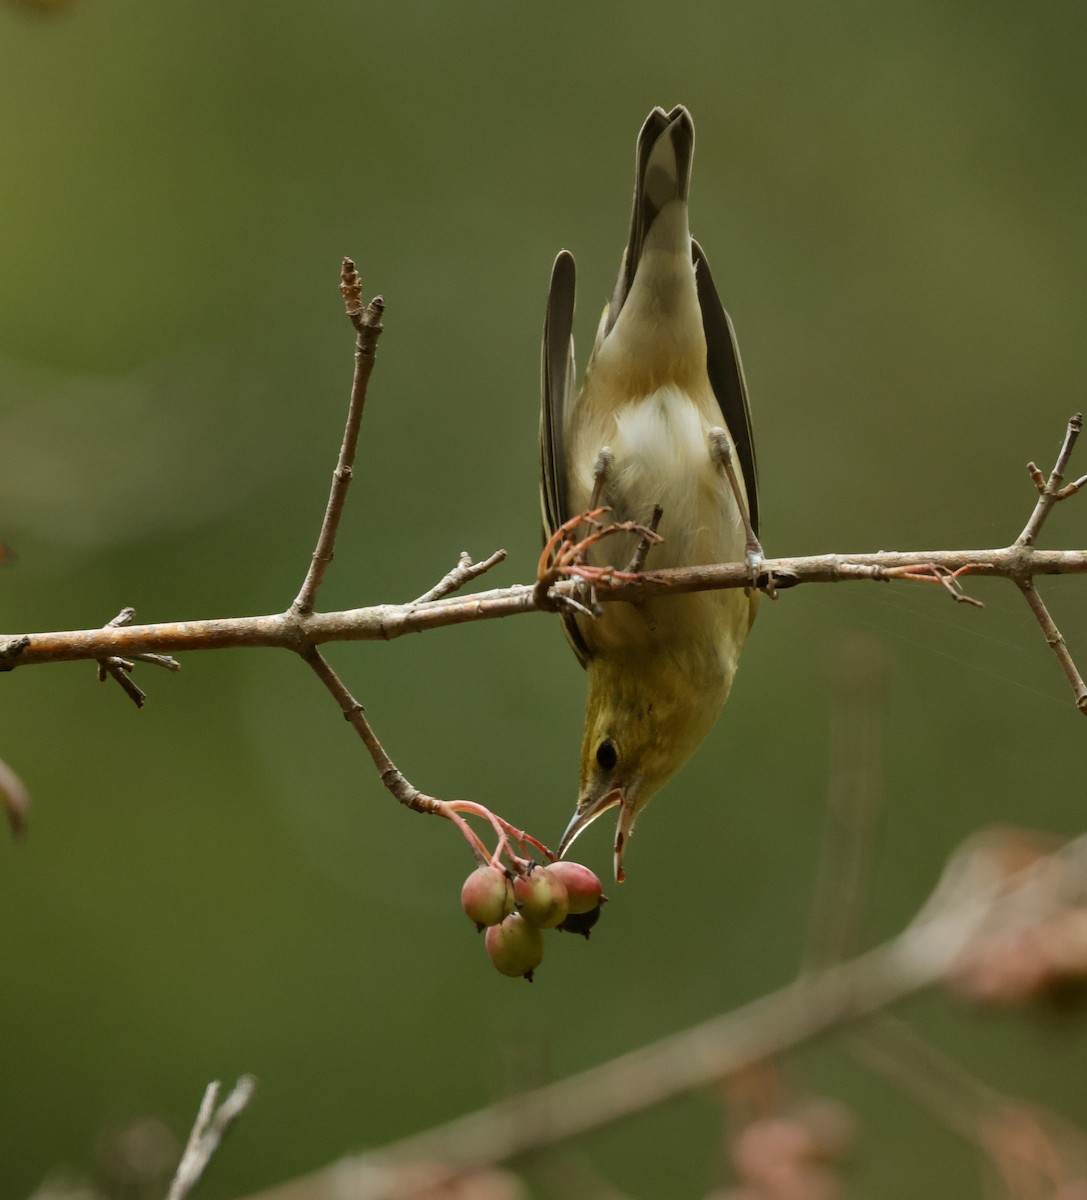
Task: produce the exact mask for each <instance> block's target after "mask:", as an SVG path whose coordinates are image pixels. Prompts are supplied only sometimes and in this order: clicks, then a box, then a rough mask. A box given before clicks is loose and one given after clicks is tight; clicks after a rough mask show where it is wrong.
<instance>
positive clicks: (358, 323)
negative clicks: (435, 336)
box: [291, 258, 385, 616]
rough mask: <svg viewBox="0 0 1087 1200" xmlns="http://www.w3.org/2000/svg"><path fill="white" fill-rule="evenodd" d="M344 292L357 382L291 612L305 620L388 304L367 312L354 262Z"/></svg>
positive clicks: (339, 508) (332, 541)
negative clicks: (314, 543) (325, 501)
mask: <svg viewBox="0 0 1087 1200" xmlns="http://www.w3.org/2000/svg"><path fill="white" fill-rule="evenodd" d="M340 291H341V292H342V293H343V298H344V305H345V307H346V309H347V315H348V318H349V319H350V321H351V324H352V325H354V327H355V329H356V331H357V333H358V337H357V338H356V339H355V378H354V380H353V381H352V384H351V400H350V403H349V405H348V409H347V424H346V425H345V427H344V431H343V442H342V444H341V445H340V457H339V460H338V461H337V463H336V470H335V471H333V473H332V488H331V490H330V491H329V494H328V504H327V506H326V508H325V516H324V520H323V521H322V522H321V532H320V533H319V534H318V536H317V546H316V548H315V549H314V551H313V557H312V558H311V559H310V565H309V571H308V572H307V573H306V578H305V581H304V582H303V584H302V590H301V591H300V592H299V593H298V595H297V596H296V597H295V601H294V603H293V604H292V605H291V611H292V612H294V613H297V614H299V615H302V616H304V615H305V614H306V613H310V612H312V611H313V606H314V604H315V603H316V601H317V593H318V591H320V588H321V584H322V583H323V582H324V578H325V572H326V571H327V570H328V567H329V564H330V563H331V562H332V556H333V553H334V551H335V547H336V534H337V533H338V532H339V528H340V518H341V517H342V516H343V509H344V504H345V503H346V502H347V490H348V488H349V487H350V486H351V479H352V477H353V475H354V463H355V453H356V451H357V450H358V444H359V429H360V428H361V426H362V410H363V408H364V407H365V405H366V389H367V388H368V387H369V385H370V375H371V374H372V373H373V370H374V356H375V355H376V354H377V340H378V338H379V337H381V331H382V325H381V314H382V313H383V312H384V311H385V301H384V300H382V298H381V297H380V296H375V297H374V299H373V300H371V301H370V303H369V304H368V305H366V307H365V308H364V307H363V305H362V282H361V281H360V279H359V274H358V271H356V269H355V264H354V263H353V262H352V261H351V259H349V258H345V259H344V260H343V265H342V266H341V268H340Z"/></svg>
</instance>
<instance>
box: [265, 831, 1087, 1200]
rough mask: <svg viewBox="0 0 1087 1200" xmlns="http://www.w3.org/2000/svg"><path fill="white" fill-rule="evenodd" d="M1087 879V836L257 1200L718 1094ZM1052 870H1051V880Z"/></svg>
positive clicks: (487, 1153)
mask: <svg viewBox="0 0 1087 1200" xmlns="http://www.w3.org/2000/svg"><path fill="white" fill-rule="evenodd" d="M1057 863H1060V864H1062V865H1063V867H1065V868H1068V869H1070V870H1072V871H1074V872H1075V875H1076V878H1077V880H1079V881H1080V882H1081V883H1082V882H1083V881H1084V880H1087V835H1084V836H1082V837H1080V838H1078V839H1076V840H1075V841H1072V842H1069V843H1067V844H1066V845H1065V846H1063V847H1062V848H1061V849H1060V850H1058V851H1057V852H1056V853H1055V854H1054V855H1052V856H1048V857H1045V858H1042V859H1040V860H1038V861H1037V862H1035V863H1034V864H1032V865H1031V866H1029V867H1027V868H1026V869H1024V870H1023V871H1021V872H1020V873H1019V876H1018V877H1017V883H1018V882H1020V881H1021V883H1022V886H1017V887H1016V888H1015V889H1014V890H1012V891H1008V890H1007V889H1006V887H1003V886H994V887H991V888H984V889H982V890H981V891H980V892H979V893H977V894H975V895H973V896H972V897H971V898H970V899H969V900H967V901H965V902H961V903H958V904H957V905H955V906H954V907H953V908H950V909H944V910H942V911H939V912H937V913H936V914H935V915H932V916H929V917H928V918H927V919H924V920H915V921H914V922H913V923H912V924H911V925H909V926H908V927H907V928H906V929H905V930H904V931H903V932H902V933H901V934H899V935H898V936H897V937H895V938H893V939H891V940H890V941H888V942H885V943H883V944H882V945H880V946H877V947H876V948H875V949H873V950H869V951H868V952H867V953H865V954H862V955H860V956H858V957H857V958H854V959H851V960H849V961H847V962H844V963H841V964H838V965H836V966H833V967H829V968H826V969H824V970H821V971H816V972H812V973H811V974H808V975H804V976H801V977H800V978H799V979H798V980H796V982H794V983H792V984H790V985H789V986H787V987H784V988H782V989H781V990H780V991H777V992H773V993H771V994H769V995H767V996H763V997H762V998H760V999H758V1000H755V1001H752V1002H751V1003H750V1004H747V1005H745V1006H744V1007H742V1008H739V1009H735V1010H733V1011H732V1012H728V1013H724V1014H722V1015H721V1016H717V1017H713V1018H712V1019H711V1020H709V1021H705V1022H703V1023H702V1024H700V1025H695V1026H693V1027H691V1028H690V1029H686V1030H683V1031H682V1032H680V1033H676V1034H672V1035H670V1036H669V1037H666V1038H662V1039H661V1040H660V1041H657V1042H653V1043H651V1044H650V1045H647V1046H643V1047H641V1048H640V1049H638V1050H634V1051H632V1052H630V1053H629V1054H625V1055H622V1056H621V1057H619V1058H615V1059H613V1060H611V1061H610V1062H607V1063H603V1064H602V1065H600V1066H598V1067H593V1068H590V1069H589V1070H587V1071H583V1072H581V1073H580V1074H578V1075H572V1076H570V1077H568V1078H567V1079H564V1080H560V1081H558V1082H556V1083H551V1084H547V1085H546V1086H544V1087H541V1088H537V1089H535V1090H534V1091H530V1092H525V1093H522V1094H521V1095H519V1096H515V1097H511V1098H510V1099H508V1100H503V1101H500V1102H499V1103H497V1104H493V1105H490V1106H489V1107H487V1108H483V1109H480V1110H478V1111H477V1112H474V1113H470V1114H468V1115H467V1116H464V1117H460V1118H457V1119H456V1120H453V1121H450V1122H448V1123H447V1124H445V1125H440V1126H437V1127H436V1128H434V1129H430V1130H427V1131H424V1132H423V1133H419V1134H416V1135H414V1136H412V1137H408V1138H405V1139H403V1140H402V1141H399V1142H395V1143H393V1144H391V1145H389V1146H386V1147H384V1148H382V1149H381V1150H377V1151H374V1152H372V1153H369V1154H365V1155H360V1156H357V1157H354V1158H348V1159H343V1160H341V1161H339V1162H337V1163H335V1164H334V1165H333V1166H331V1167H328V1168H326V1169H325V1170H322V1171H318V1172H316V1173H314V1174H311V1175H308V1176H304V1177H302V1178H299V1179H296V1180H293V1181H291V1182H288V1183H284V1184H280V1185H278V1186H276V1187H273V1188H271V1189H269V1190H268V1191H265V1192H261V1193H259V1195H257V1196H253V1197H251V1198H250V1200H326V1198H331V1197H334V1196H342V1195H350V1196H351V1197H352V1200H391V1198H392V1197H393V1196H394V1195H395V1194H396V1193H395V1190H394V1185H393V1183H392V1181H393V1180H395V1172H394V1171H392V1170H391V1169H392V1168H394V1167H396V1166H398V1165H400V1164H404V1163H409V1162H440V1163H443V1164H446V1165H449V1166H457V1165H466V1164H473V1165H482V1164H486V1163H496V1162H501V1161H505V1160H507V1159H511V1158H515V1157H517V1156H519V1155H523V1154H526V1153H529V1152H531V1151H534V1150H538V1149H540V1148H542V1147H544V1146H549V1145H553V1144H555V1143H557V1142H562V1141H565V1140H566V1139H568V1138H572V1137H576V1136H579V1135H581V1134H584V1133H586V1132H588V1131H590V1130H595V1129H599V1128H601V1127H603V1126H605V1125H609V1124H612V1123H614V1122H615V1121H618V1120H621V1119H623V1118H625V1117H628V1116H630V1115H632V1114H634V1113H637V1112H642V1111H644V1110H645V1109H648V1108H651V1107H654V1106H655V1105H658V1104H660V1103H662V1102H664V1101H665V1100H668V1099H670V1098H672V1097H673V1096H677V1095H681V1094H683V1093H685V1092H689V1091H693V1090H697V1089H701V1088H704V1087H709V1086H712V1085H713V1084H715V1083H717V1082H718V1081H719V1080H720V1079H722V1078H724V1077H725V1076H727V1075H730V1074H733V1073H735V1072H736V1071H738V1070H741V1069H742V1068H744V1067H747V1066H749V1065H750V1064H752V1063H754V1062H757V1061H759V1060H762V1059H766V1058H771V1057H774V1056H776V1055H779V1054H781V1053H783V1052H785V1051H787V1050H790V1049H793V1048H795V1047H797V1046H799V1045H802V1044H804V1043H805V1042H808V1041H811V1040H812V1039H814V1038H817V1037H820V1036H822V1035H824V1034H826V1033H828V1032H831V1031H833V1030H836V1029H839V1028H841V1027H843V1026H847V1025H849V1024H851V1023H852V1022H854V1021H857V1020H858V1019H862V1018H867V1017H869V1016H870V1015H871V1014H873V1013H876V1012H879V1011H882V1010H883V1009H885V1008H887V1007H888V1006H889V1005H891V1004H894V1003H896V1002H897V1001H899V1000H901V999H904V998H905V997H907V996H909V995H911V994H913V993H915V992H918V991H921V990H923V989H925V988H928V987H931V986H934V985H937V984H939V983H941V982H943V981H944V980H945V979H946V978H947V977H948V976H949V974H950V973H951V972H952V970H953V969H954V967H955V965H956V964H957V963H958V962H959V960H960V957H961V955H962V953H963V951H964V949H965V948H966V947H967V946H968V945H970V944H971V942H972V940H973V938H974V936H975V935H976V933H977V931H978V930H979V929H981V928H983V927H984V926H985V925H986V923H987V922H991V921H994V920H1013V919H1014V917H1015V915H1016V914H1021V913H1022V912H1023V911H1024V907H1026V908H1027V909H1029V907H1030V905H1031V904H1033V903H1035V902H1036V900H1037V898H1038V896H1039V894H1048V889H1049V888H1050V887H1051V881H1052V876H1051V872H1052V871H1053V869H1054V867H1055V864H1057ZM1047 872H1048V873H1047Z"/></svg>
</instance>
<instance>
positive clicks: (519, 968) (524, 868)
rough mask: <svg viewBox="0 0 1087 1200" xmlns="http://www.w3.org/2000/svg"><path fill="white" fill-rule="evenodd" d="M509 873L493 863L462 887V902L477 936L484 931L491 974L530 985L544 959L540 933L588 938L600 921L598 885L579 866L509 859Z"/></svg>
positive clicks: (483, 867)
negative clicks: (548, 930)
mask: <svg viewBox="0 0 1087 1200" xmlns="http://www.w3.org/2000/svg"><path fill="white" fill-rule="evenodd" d="M510 859H511V865H510V867H509V868H506V867H503V866H499V865H497V864H496V863H495V862H494V861H493V860H492V861H491V862H489V863H486V864H484V865H483V866H479V867H476V869H475V870H474V871H473V872H472V873H471V875H469V876H468V878H467V879H466V880H465V881H464V886H463V887H462V888H461V892H460V902H461V906H462V907H463V908H464V911H465V912H466V913H467V914H468V917H469V919H470V920H472V921H474V922H475V926H476V928H477V929H478V930H483V929H486V930H487V936H486V945H487V954H488V955H489V957H490V960H491V962H492V963H493V964H494V966H495V969H496V970H497V971H500V972H501V973H502V974H503V975H509V976H511V977H512V978H515V979H516V978H518V977H523V978H525V979H527V980H528V981H529V982H530V983H531V981H532V975H533V972H534V971H535V970H536V968H537V967H538V966H539V965H540V963H541V961H542V960H543V954H544V940H543V931H544V930H545V929H557V930H559V931H560V932H565V933H580V934H581V935H582V936H583V937H586V938H587V937H588V936H589V931H590V930H591V929H592V927H593V926H594V925H595V924H596V922H597V920H598V919H599V917H600V908H601V905H602V904H603V903H604V901H605V899H606V898H607V897H605V896H604V894H603V891H602V888H601V886H600V880H599V879H598V878H597V877H596V875H594V874H593V872H592V871H590V870H589V868H588V867H583V866H582V865H581V864H580V863H574V862H558V861H556V862H550V863H548V864H547V865H546V866H541V865H540V864H539V863H536V862H531V861H526V860H524V859H521V858H517V857H515V856H513V855H511V856H510Z"/></svg>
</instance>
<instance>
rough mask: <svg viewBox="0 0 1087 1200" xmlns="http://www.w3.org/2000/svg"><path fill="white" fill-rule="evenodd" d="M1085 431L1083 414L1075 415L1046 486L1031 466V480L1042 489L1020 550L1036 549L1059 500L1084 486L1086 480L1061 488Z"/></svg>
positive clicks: (1030, 464)
mask: <svg viewBox="0 0 1087 1200" xmlns="http://www.w3.org/2000/svg"><path fill="white" fill-rule="evenodd" d="M1082 429H1083V414H1082V413H1073V415H1072V416H1071V418H1070V419H1069V421H1068V426H1067V428H1066V429H1065V431H1064V442H1063V443H1062V444H1061V449H1060V453H1059V454H1058V455H1057V461H1056V463H1055V464H1054V466H1053V470H1052V471H1051V472H1050V473H1049V479H1048V480H1046V481H1044V482H1043V476H1042V473H1041V471H1039V470H1038V468H1037V466H1036V465H1035V464H1034V463H1032V462H1030V463H1027V471H1028V472H1029V473H1030V477H1031V479H1033V480H1034V486H1035V487H1036V488H1037V489H1038V493H1039V495H1038V502H1037V504H1035V506H1034V511H1033V512H1032V513H1031V514H1030V520H1029V521H1027V523H1026V525H1025V526H1024V527H1023V532H1022V533H1021V534H1020V535H1019V536H1018V538H1016V540H1015V544H1016V545H1017V546H1033V545H1034V542H1035V540H1036V539H1037V537H1038V534H1039V533H1040V532H1041V528H1042V526H1043V525H1044V524H1045V520H1046V517H1048V516H1049V514H1050V512H1051V511H1052V509H1053V505H1054V504H1056V503H1057V501H1058V500H1064V499H1066V498H1067V497H1068V496H1071V495H1074V494H1075V492H1077V491H1078V490H1079V488H1080V486H1081V485H1082V483H1083V480H1082V479H1080V480H1077V481H1076V482H1075V483H1074V484H1071V485H1069V487H1068V488H1062V487H1061V481H1062V480H1063V479H1064V472H1065V469H1066V468H1067V466H1068V460H1069V459H1070V458H1071V457H1072V450H1073V449H1074V447H1075V445H1076V438H1078V437H1079V435H1080V432H1081V431H1082Z"/></svg>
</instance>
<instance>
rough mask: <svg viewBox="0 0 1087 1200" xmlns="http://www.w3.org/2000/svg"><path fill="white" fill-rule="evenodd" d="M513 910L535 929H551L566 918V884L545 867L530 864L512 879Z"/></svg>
mask: <svg viewBox="0 0 1087 1200" xmlns="http://www.w3.org/2000/svg"><path fill="white" fill-rule="evenodd" d="M513 895H514V898H515V899H516V901H517V911H518V912H519V913H520V914H521V916H522V917H524V919H525V920H526V921H527V922H528V923H529V924H530V925H535V926H536V927H537V929H553V928H554V927H555V926H556V925H561V924H562V922H563V921H564V920H565V919H566V914H567V912H568V906H567V902H566V887H565V886H564V884H563V882H562V880H561V879H559V878H558V877H557V876H556V875H552V874H551V873H550V872H549V871H548V870H547V868H546V867H537V866H531V867H529V869H528V871H527V872H526V873H525V874H524V875H518V876H517V878H516V879H515V880H514V881H513Z"/></svg>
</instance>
